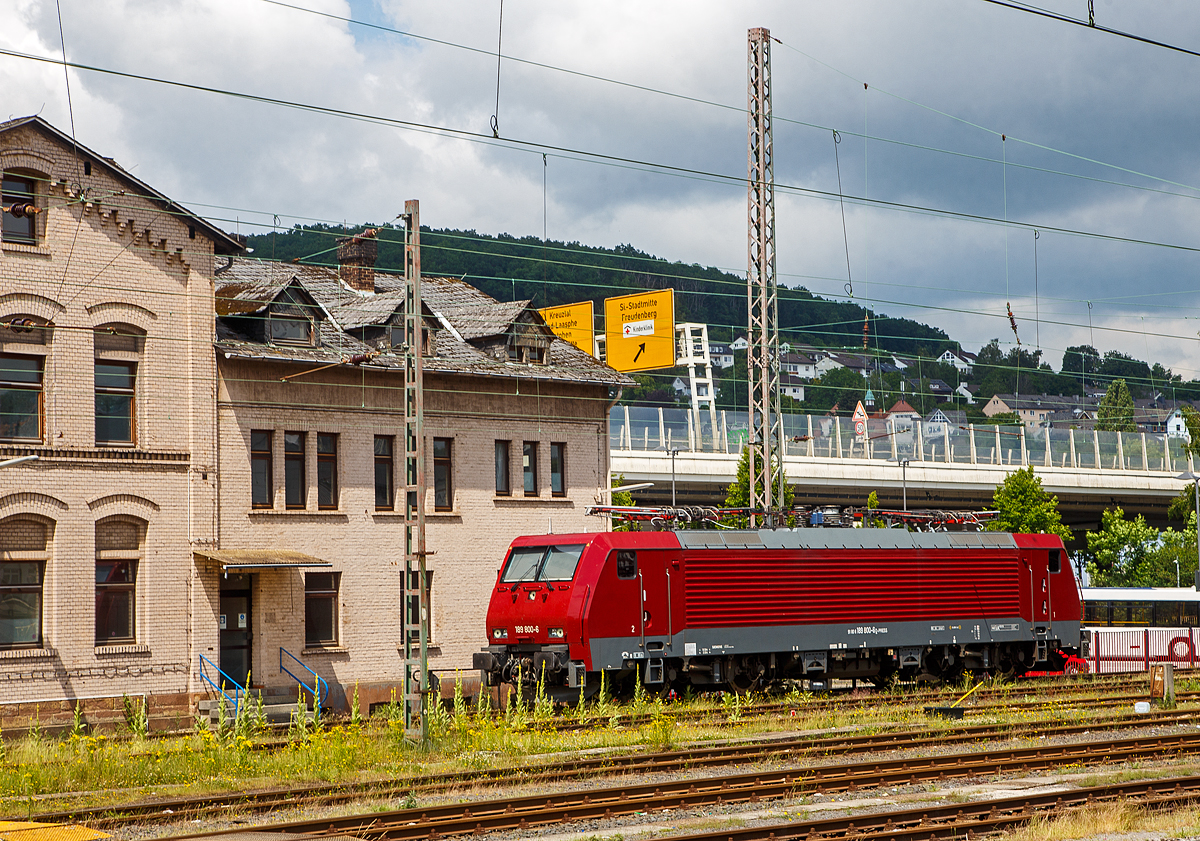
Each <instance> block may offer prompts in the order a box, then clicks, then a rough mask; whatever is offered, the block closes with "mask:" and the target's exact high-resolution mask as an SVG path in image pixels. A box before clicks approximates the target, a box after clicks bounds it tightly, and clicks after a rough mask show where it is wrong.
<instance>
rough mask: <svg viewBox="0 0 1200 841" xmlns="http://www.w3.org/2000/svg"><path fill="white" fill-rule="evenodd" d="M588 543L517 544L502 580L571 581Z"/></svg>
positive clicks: (502, 574)
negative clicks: (555, 544) (554, 544)
mask: <svg viewBox="0 0 1200 841" xmlns="http://www.w3.org/2000/svg"><path fill="white" fill-rule="evenodd" d="M585 546H586V544H583V543H567V544H560V545H557V546H518V547H516V548H514V549H513V550H512V554H510V555H509V556H508V563H507V564H505V565H504V572H503V573H501V575H500V580H501V581H502V582H505V583H508V584H516V583H519V582H521V581H570V580H571V579H572V578H574V577H575V567H577V566H578V565H579V557H580V555H582V554H583V549H584V547H585Z"/></svg>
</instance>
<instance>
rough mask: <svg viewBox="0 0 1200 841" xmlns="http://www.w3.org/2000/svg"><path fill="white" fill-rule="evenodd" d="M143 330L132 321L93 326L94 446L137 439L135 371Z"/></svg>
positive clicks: (109, 445)
mask: <svg viewBox="0 0 1200 841" xmlns="http://www.w3.org/2000/svg"><path fill="white" fill-rule="evenodd" d="M145 340H146V334H145V332H144V331H142V330H141V329H139V328H137V327H134V326H133V325H132V324H101V325H100V326H99V327H97V328H96V332H95V338H94V345H95V354H96V375H95V380H96V446H98V447H111V446H123V445H133V444H136V443H137V400H136V398H137V373H138V363H139V362H140V361H141V353H142V346H143V344H144V342H145Z"/></svg>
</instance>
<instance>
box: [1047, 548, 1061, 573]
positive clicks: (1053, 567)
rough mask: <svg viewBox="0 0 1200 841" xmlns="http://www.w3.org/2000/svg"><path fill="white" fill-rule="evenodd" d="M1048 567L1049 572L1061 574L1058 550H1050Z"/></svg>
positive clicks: (1059, 552)
mask: <svg viewBox="0 0 1200 841" xmlns="http://www.w3.org/2000/svg"><path fill="white" fill-rule="evenodd" d="M1049 566H1050V571H1051V572H1061V571H1062V552H1061V551H1060V550H1058V549H1051V550H1050V563H1049Z"/></svg>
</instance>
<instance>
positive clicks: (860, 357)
mask: <svg viewBox="0 0 1200 841" xmlns="http://www.w3.org/2000/svg"><path fill="white" fill-rule="evenodd" d="M814 367H815V370H816V375H817V376H823V375H825V374H827V373H829V372H830V371H832V370H833V369H834V368H849V369H850V370H851V371H855V372H857V373H859V374H861V375H862V377H863V379H866V378H867V377H869V376H871V373H872V372H873V371H874V370H875V362H874V360H873V359H872V358H871V357H870V356H867V355H865V354H859V353H829V354H828V355H826V356H824V357H823V358H821V359H819V360H817V362H816V365H815V366H814Z"/></svg>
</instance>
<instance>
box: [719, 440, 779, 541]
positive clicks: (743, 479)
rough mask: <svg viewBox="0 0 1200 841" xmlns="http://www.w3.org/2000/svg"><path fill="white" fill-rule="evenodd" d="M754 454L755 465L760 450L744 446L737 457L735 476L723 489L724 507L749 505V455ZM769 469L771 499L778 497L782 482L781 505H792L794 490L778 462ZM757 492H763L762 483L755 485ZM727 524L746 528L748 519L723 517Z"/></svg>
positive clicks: (759, 459) (744, 506)
mask: <svg viewBox="0 0 1200 841" xmlns="http://www.w3.org/2000/svg"><path fill="white" fill-rule="evenodd" d="M751 453H753V454H754V460H755V465H756V466H757V465H758V463H759V462H760V461H761V460H762V452H761V451H760V450H758V449H756V448H754V447H744V448H743V449H742V456H741V458H739V459H738V466H737V478H736V479H734V480H733V482H732V484H730V485H729V487H728V488H727V489H726V491H725V507H726V508H749V507H750V455H751ZM772 467H773V468H775V469H773V470H772V471H771V499H778V497H779V483H780V482H783V507H784V509H785V510H787V509H790V508H791V507H792V501H793V500H794V499H795V491H794V490H793V489H792V486H791V485H789V484H788V483H787V478H786V477H785V476H784V475H783V470H782V469H780V467H779V462H778V461H777V460H776V461H775V463H774V464H773V465H772ZM757 490H758V492H759V494H762V492H763V485H762V484H761V483H759V484H758V485H757ZM725 523H726V524H727V525H731V526H734V527H736V528H746V526H747V525H748V524H749V520H748V518H746V517H727V518H726V519H725Z"/></svg>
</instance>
